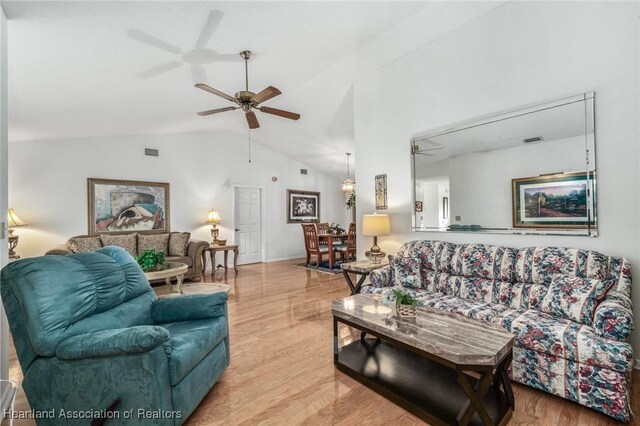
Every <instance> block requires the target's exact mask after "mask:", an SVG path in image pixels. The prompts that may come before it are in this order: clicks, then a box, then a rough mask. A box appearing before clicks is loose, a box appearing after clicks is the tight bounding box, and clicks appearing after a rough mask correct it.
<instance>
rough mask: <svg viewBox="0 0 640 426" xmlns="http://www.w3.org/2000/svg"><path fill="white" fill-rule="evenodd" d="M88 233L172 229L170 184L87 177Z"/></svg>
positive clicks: (143, 231) (144, 231) (141, 231)
mask: <svg viewBox="0 0 640 426" xmlns="http://www.w3.org/2000/svg"><path fill="white" fill-rule="evenodd" d="M87 204H88V208H87V211H88V216H89V217H88V222H89V234H90V235H97V234H119V233H125V232H134V231H135V232H138V233H154V232H169V230H170V228H169V184H168V183H162V182H144V181H134V180H115V179H96V178H88V179H87Z"/></svg>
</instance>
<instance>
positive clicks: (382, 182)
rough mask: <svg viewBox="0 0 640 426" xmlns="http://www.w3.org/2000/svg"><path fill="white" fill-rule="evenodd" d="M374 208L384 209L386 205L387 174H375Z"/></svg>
mask: <svg viewBox="0 0 640 426" xmlns="http://www.w3.org/2000/svg"><path fill="white" fill-rule="evenodd" d="M375 187H376V210H385V209H387V208H388V206H387V175H386V173H385V174H383V175H376V183H375Z"/></svg>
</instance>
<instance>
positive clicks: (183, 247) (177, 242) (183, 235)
mask: <svg viewBox="0 0 640 426" xmlns="http://www.w3.org/2000/svg"><path fill="white" fill-rule="evenodd" d="M190 238H191V234H190V233H189V232H172V233H171V234H170V236H169V256H186V255H187V247H189V239H190Z"/></svg>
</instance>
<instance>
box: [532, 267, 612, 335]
mask: <svg viewBox="0 0 640 426" xmlns="http://www.w3.org/2000/svg"><path fill="white" fill-rule="evenodd" d="M612 285H613V281H612V280H609V281H600V280H593V279H589V278H580V277H570V276H566V275H555V276H553V277H552V279H551V284H550V285H549V290H548V291H547V294H546V295H545V296H544V299H542V303H541V304H540V310H541V311H542V312H546V313H548V314H552V315H556V316H560V317H564V318H568V319H570V320H573V321H576V322H578V323H581V324H585V325H591V324H593V314H594V312H595V309H596V306H597V305H598V302H599V301H600V300H602V299H603V298H604V297H605V296H606V294H607V291H609V288H611V286H612Z"/></svg>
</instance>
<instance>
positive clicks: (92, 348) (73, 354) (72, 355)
mask: <svg viewBox="0 0 640 426" xmlns="http://www.w3.org/2000/svg"><path fill="white" fill-rule="evenodd" d="M169 337H170V336H169V332H168V331H167V330H166V329H164V328H162V327H157V326H149V325H144V326H138V327H128V328H118V329H114V330H102V331H96V332H94V333H87V334H80V335H78V336H73V337H69V338H68V339H65V340H63V341H62V342H60V344H59V345H58V346H57V347H56V356H57V357H58V358H60V359H66V360H71V359H84V358H99V357H109V356H116V355H123V354H135V353H141V352H147V351H149V350H151V349H153V348H155V347H157V346H162V347H163V349H164V351H165V353H166V354H167V355H170V354H171V344H170V343H169Z"/></svg>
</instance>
